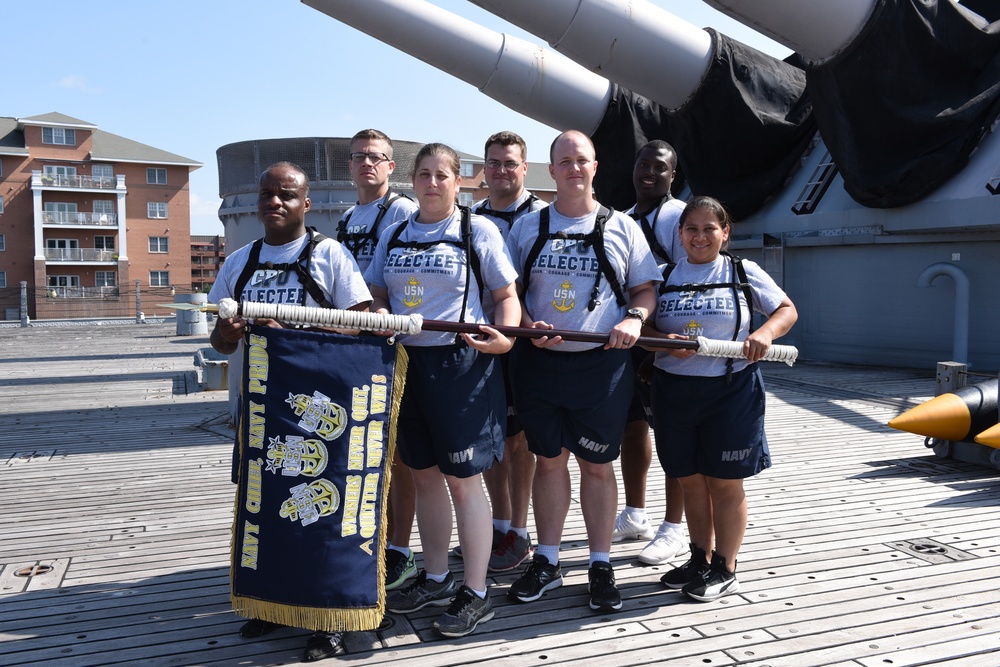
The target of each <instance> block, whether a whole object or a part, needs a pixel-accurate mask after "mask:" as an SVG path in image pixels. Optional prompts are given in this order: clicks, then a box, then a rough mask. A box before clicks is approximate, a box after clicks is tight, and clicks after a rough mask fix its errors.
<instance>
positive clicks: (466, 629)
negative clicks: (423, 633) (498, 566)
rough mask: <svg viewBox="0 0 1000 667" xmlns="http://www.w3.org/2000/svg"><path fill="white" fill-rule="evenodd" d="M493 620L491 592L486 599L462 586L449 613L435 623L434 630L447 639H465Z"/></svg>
mask: <svg viewBox="0 0 1000 667" xmlns="http://www.w3.org/2000/svg"><path fill="white" fill-rule="evenodd" d="M491 618H493V604H492V603H490V594H489V591H487V592H486V597H485V598H480V597H479V596H478V595H476V594H475V592H473V590H472V589H471V588H469V587H468V586H462V587H461V588H459V589H458V595H456V596H455V599H454V600H452V601H451V606H450V607H448V611H446V612H445V613H443V614H441V615H440V616H439V617H438V618H437V620H436V621H434V629H435V630H437V631H438V632H440V633H441V634H442V635H444V636H445V637H464V636H465V635H467V634H470V633H471V632H472V631H473V630H475V629H476V626H477V625H479V624H480V623H485V622H486V621H488V620H490V619H491Z"/></svg>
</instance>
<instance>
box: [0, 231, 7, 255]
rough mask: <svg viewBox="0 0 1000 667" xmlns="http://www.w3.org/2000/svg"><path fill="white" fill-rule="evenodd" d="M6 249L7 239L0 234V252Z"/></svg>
mask: <svg viewBox="0 0 1000 667" xmlns="http://www.w3.org/2000/svg"><path fill="white" fill-rule="evenodd" d="M6 249H7V237H6V236H4V235H3V234H0V251H3V250H6Z"/></svg>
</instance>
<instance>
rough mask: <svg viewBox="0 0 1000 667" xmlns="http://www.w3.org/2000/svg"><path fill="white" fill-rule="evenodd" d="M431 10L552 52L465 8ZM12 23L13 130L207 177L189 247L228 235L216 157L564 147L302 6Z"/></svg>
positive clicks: (135, 3) (147, 10)
mask: <svg viewBox="0 0 1000 667" xmlns="http://www.w3.org/2000/svg"><path fill="white" fill-rule="evenodd" d="M344 1H350V2H375V1H376V0H344ZM548 1H553V0H548ZM433 4H435V5H437V6H439V7H441V8H442V9H446V10H448V11H450V12H452V13H455V14H458V15H460V16H463V17H465V18H468V19H470V20H472V21H475V22H476V23H479V24H481V25H483V26H486V27H488V28H490V29H492V30H495V31H498V32H505V33H508V34H511V35H513V36H515V37H519V38H521V39H526V40H528V41H531V42H534V43H540V41H541V40H539V39H538V38H537V37H534V36H533V35H530V34H528V33H526V32H524V31H522V30H520V29H518V28H516V27H515V26H513V25H511V24H509V23H506V22H505V21H503V20H502V19H499V18H497V17H495V16H493V15H492V14H489V13H488V12H486V11H484V10H482V9H480V8H479V7H477V6H475V5H472V4H471V3H469V2H466V1H464V0H433ZM653 4H655V5H657V6H659V7H660V8H662V9H664V10H666V11H668V12H670V13H671V14H673V15H675V16H677V17H678V18H680V19H683V20H685V21H687V22H688V23H691V24H693V25H695V26H697V27H707V26H711V27H713V28H715V29H717V30H719V31H720V32H722V33H723V34H726V35H728V36H729V37H732V38H734V39H736V40H738V41H741V42H743V43H745V44H747V45H750V46H753V47H755V48H757V49H760V50H761V51H764V52H766V53H770V54H772V55H774V56H776V57H779V58H784V57H785V56H786V55H788V53H789V50H788V49H787V48H785V47H783V46H780V45H778V44H775V43H774V42H772V41H770V40H769V39H767V38H765V37H763V36H761V35H759V34H757V33H755V32H753V31H752V30H750V29H749V28H746V27H744V26H742V25H740V24H739V23H737V22H735V21H733V20H732V19H729V18H728V17H726V16H724V15H722V14H720V13H719V12H717V11H715V10H714V9H712V8H710V7H709V6H708V5H705V4H703V3H701V2H698V1H697V0H654V2H653ZM3 18H4V26H5V30H4V32H5V35H4V47H5V48H4V50H5V52H6V53H7V54H8V59H7V66H6V67H5V68H4V70H5V71H4V75H3V77H2V80H3V84H4V86H3V87H4V91H5V93H6V94H5V95H4V96H3V97H4V102H3V104H2V106H0V116H7V117H13V118H21V117H29V116H37V115H41V114H45V113H50V112H58V113H62V114H65V115H67V116H71V117H73V118H77V119H80V120H84V121H87V122H89V123H92V124H94V125H97V126H98V127H99V128H100V129H101V130H104V131H106V132H111V133H112V134H117V135H120V136H123V137H126V138H128V139H131V140H133V141H138V142H140V143H143V144H147V145H149V146H153V147H155V148H159V149H161V150H165V151H169V152H171V153H175V154H177V155H181V156H183V157H185V158H189V159H191V160H194V161H196V162H200V163H202V165H203V166H202V167H201V168H199V169H197V170H195V171H193V172H192V173H191V180H190V188H191V233H192V234H198V235H217V234H224V229H223V226H222V223H221V222H220V221H219V218H218V215H217V213H218V209H219V205H220V203H221V200H220V199H219V183H218V171H217V168H216V153H215V152H216V149H218V148H219V147H220V146H224V145H226V144H230V143H234V142H238V141H248V140H252V139H269V138H280V137H310V136H323V137H350V136H352V135H353V134H354V133H355V132H356V131H358V130H360V129H362V128H366V127H375V128H378V129H380V130H382V131H384V132H386V133H387V134H388V135H389V136H390V137H392V138H394V139H401V140H407V141H417V142H431V141H440V142H443V143H446V144H448V145H450V146H452V147H454V148H455V149H457V150H459V151H463V152H467V153H472V154H475V155H478V154H479V153H480V152H481V151H482V145H483V142H484V141H485V139H486V137H488V136H489V135H490V134H492V133H494V132H497V131H499V130H502V129H506V130H513V131H515V132H517V133H518V134H520V135H521V136H522V137H524V139H525V141H526V142H527V144H528V147H529V154H530V155H531V158H532V160H533V161H535V160H537V159H538V157H539V156H540V155H541V157H542V158H543V159H544V155H545V153H544V152H542V153H541V154H540V153H539V152H538V151H537V149H535V152H534V153H533V154H532V150H533V149H532V147H534V146H542V147H544V148H545V150H546V151H547V148H548V145H549V144H550V143H551V141H552V139H554V138H555V136H556V134H557V131H556V130H554V129H552V128H551V127H548V126H546V125H543V124H541V123H538V122H536V121H534V120H531V119H529V118H527V117H526V116H523V115H521V114H519V113H517V112H514V111H511V110H510V109H508V108H506V107H504V106H503V105H501V104H500V103H498V102H495V101H494V100H492V99H491V98H489V97H487V96H485V95H483V94H482V93H480V92H479V91H478V90H476V88H475V87H474V86H471V85H469V84H467V83H465V82H464V81H461V80H459V79H457V78H454V77H452V76H451V75H449V74H446V73H444V72H441V71H438V70H437V69H435V68H433V67H431V66H430V65H427V64H425V63H423V62H421V61H420V60H417V59H416V58H414V57H412V56H410V55H408V54H406V53H403V52H402V51H399V50H396V49H395V48H393V47H391V46H388V45H386V44H383V43H381V42H379V41H378V40H376V39H374V38H372V37H369V36H368V35H366V34H364V33H361V32H358V31H356V30H355V29H353V28H351V27H349V26H347V25H344V24H342V23H340V22H338V21H336V20H335V19H333V18H331V17H329V16H327V15H326V14H323V13H321V12H319V11H317V10H315V9H313V8H311V7H308V6H306V5H303V4H301V3H300V2H299V1H298V0H170V1H167V0H95V2H90V3H83V2H78V1H70V0H50V1H49V2H48V3H47V4H46V11H45V12H44V15H40V14H39V12H38V7H37V6H35V5H34V4H33V3H28V2H18V3H9V4H7V5H5V7H4V11H3ZM459 107H461V109H462V114H461V115H459V114H458V113H457V111H456V109H458V108H459ZM459 118H461V122H459V121H458V119H459Z"/></svg>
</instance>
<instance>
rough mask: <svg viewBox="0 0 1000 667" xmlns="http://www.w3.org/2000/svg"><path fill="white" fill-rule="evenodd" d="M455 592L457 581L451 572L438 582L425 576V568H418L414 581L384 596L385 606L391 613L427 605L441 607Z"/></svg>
mask: <svg viewBox="0 0 1000 667" xmlns="http://www.w3.org/2000/svg"><path fill="white" fill-rule="evenodd" d="M457 592H458V582H456V581H455V576H454V575H453V574H452V573H451V572H449V573H448V576H447V577H446V578H445V580H444V581H442V582H441V583H440V584H439V583H437V582H436V581H433V580H431V579H428V578H427V571H426V570H420V574H418V575H417V580H416V581H414V582H413V583H412V584H410V585H409V586H407V587H406V588H403V589H401V590H398V591H393V593H392V595H390V596H389V597H388V598H386V601H385V608H386V610H387V611H391V612H392V613H393V614H409V613H410V612H411V611H417V610H418V609H423V608H424V607H426V606H428V605H435V606H437V607H441V606H444V605H446V604H449V603H450V602H451V599H452V598H453V597H455V593H457Z"/></svg>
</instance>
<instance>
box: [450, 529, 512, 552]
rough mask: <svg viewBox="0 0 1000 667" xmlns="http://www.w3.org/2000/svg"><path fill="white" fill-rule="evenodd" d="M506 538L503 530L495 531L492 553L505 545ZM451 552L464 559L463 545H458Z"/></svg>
mask: <svg viewBox="0 0 1000 667" xmlns="http://www.w3.org/2000/svg"><path fill="white" fill-rule="evenodd" d="M505 536H506V533H504V532H503V531H502V530H497V529H496V528H494V529H493V542H492V545H493V546H491V547H490V551H491V552H492V551H496V550H497V547H499V546H500V545H501V544H502V543H503V538H504V537H505ZM451 552H452V553H453V554H455V555H456V556H458V557H459V558H462V545H461V544H459V545H456V546H455V548H454V549H452V550H451Z"/></svg>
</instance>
